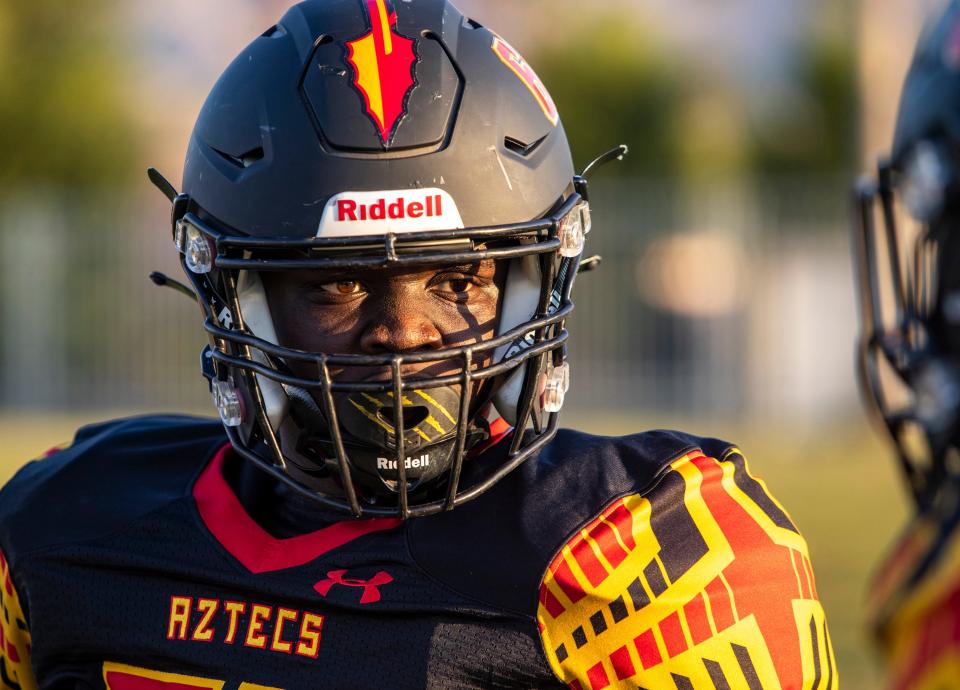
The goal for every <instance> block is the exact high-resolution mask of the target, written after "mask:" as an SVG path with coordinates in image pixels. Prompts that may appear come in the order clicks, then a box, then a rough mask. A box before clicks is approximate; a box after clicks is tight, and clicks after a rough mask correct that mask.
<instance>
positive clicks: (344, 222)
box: [317, 188, 463, 237]
mask: <svg viewBox="0 0 960 690" xmlns="http://www.w3.org/2000/svg"><path fill="white" fill-rule="evenodd" d="M462 227H463V220H462V219H461V217H460V210H459V209H458V208H457V204H456V202H455V201H454V200H453V197H452V196H450V194H449V193H448V192H446V191H444V190H442V189H437V188H427V189H397V190H389V191H382V192H342V193H340V194H337V195H335V196H333V197H331V198H330V200H329V201H327V204H326V206H324V208H323V217H322V218H321V220H320V227H319V229H318V231H317V237H358V236H362V235H384V234H386V233H388V232H390V233H397V234H400V233H405V232H424V231H429V230H456V229H458V228H462Z"/></svg>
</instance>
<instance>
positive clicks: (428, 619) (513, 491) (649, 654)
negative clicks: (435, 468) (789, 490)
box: [0, 417, 837, 690]
mask: <svg viewBox="0 0 960 690" xmlns="http://www.w3.org/2000/svg"><path fill="white" fill-rule="evenodd" d="M506 445H507V444H504V443H501V444H499V445H498V446H496V447H494V448H492V449H490V450H488V451H486V452H485V453H484V454H483V455H482V456H480V457H479V458H474V459H473V460H471V461H470V462H471V463H480V462H484V461H496V459H497V456H496V454H497V453H502V452H505V451H504V447H505V446H506ZM491 459H492V460H491ZM242 462H243V461H241V459H240V458H239V457H238V456H236V455H235V454H234V453H233V452H232V450H231V448H230V446H229V445H228V444H227V443H226V439H225V436H224V434H223V431H222V429H221V427H220V425H219V423H218V422H215V421H212V420H203V419H196V418H189V417H142V418H134V419H129V420H122V421H117V422H111V423H107V424H102V425H98V426H92V427H87V428H85V429H83V430H81V431H80V432H79V433H78V434H77V437H76V439H75V442H74V443H73V445H72V446H71V447H69V448H68V449H66V450H63V451H61V452H58V453H56V454H54V455H52V456H50V457H48V458H45V459H43V460H40V461H36V462H33V463H30V464H28V465H27V466H26V467H24V468H23V469H22V470H21V471H20V472H19V473H18V474H17V475H16V476H15V477H14V479H13V480H12V481H11V482H10V483H9V484H8V485H7V486H6V487H4V488H3V490H2V491H0V552H2V553H3V556H2V557H0V583H2V585H3V586H2V588H0V592H2V601H3V618H2V620H0V630H2V637H0V650H2V651H0V662H2V666H0V672H2V676H0V687H5V688H13V689H15V690H29V689H30V688H35V687H39V688H44V689H46V690H53V689H58V690H59V689H66V688H70V689H73V688H96V689H103V688H107V689H109V690H190V689H194V688H207V689H213V690H221V689H226V690H239V689H245V690H254V689H258V688H259V689H262V688H286V689H291V690H292V689H294V688H311V689H315V688H552V687H564V686H566V687H570V688H578V689H580V690H588V689H593V690H600V689H602V688H612V687H629V688H645V689H646V690H663V689H665V688H670V689H672V688H676V689H677V690H708V689H709V690H724V689H728V688H730V689H736V688H748V689H749V690H758V689H761V688H763V689H765V690H777V689H780V690H787V689H790V690H800V689H801V688H818V690H822V689H826V688H836V687H837V671H836V664H835V660H834V656H833V652H832V649H831V644H830V636H829V633H828V630H827V625H826V621H825V618H824V613H823V609H822V607H821V605H820V603H819V601H818V598H817V591H816V586H815V584H814V577H813V571H812V568H811V566H810V561H809V557H808V552H807V546H806V544H805V542H804V540H803V538H802V537H801V535H800V534H799V532H798V531H797V528H796V527H795V525H794V523H793V522H792V521H791V520H790V518H789V517H788V516H787V514H786V512H785V511H784V510H783V508H782V507H781V506H780V505H779V504H778V503H777V501H776V500H774V499H773V498H772V497H771V495H770V494H769V492H768V491H767V489H766V487H765V486H764V484H763V483H762V482H760V481H759V480H757V479H755V478H754V477H753V476H751V474H750V473H749V471H748V469H747V465H746V463H745V461H744V459H743V457H742V455H741V454H740V452H739V451H738V450H737V449H736V448H735V447H733V446H731V445H729V444H727V443H724V442H721V441H717V440H713V439H702V438H695V437H693V436H688V435H685V434H681V433H676V432H669V431H653V432H647V433H642V434H637V435H633V436H626V437H617V438H607V437H599V436H591V435H588V434H585V433H580V432H576V431H569V430H562V431H560V432H559V433H558V434H557V436H556V437H555V438H554V439H553V440H552V441H551V442H550V443H549V444H548V445H547V446H545V447H544V448H543V449H542V451H541V452H540V453H539V454H538V455H537V456H536V457H534V458H531V459H530V460H528V461H527V462H525V463H524V464H523V465H521V466H520V467H519V468H518V469H517V470H515V471H514V472H512V473H511V474H509V475H508V476H506V477H505V478H503V479H502V480H501V481H500V482H499V483H497V484H496V485H495V486H494V487H493V488H491V489H490V490H489V491H487V492H486V493H484V494H482V495H481V496H479V497H478V498H476V499H475V500H473V501H471V502H469V503H467V504H464V505H462V506H459V507H458V508H457V509H456V510H453V511H451V512H449V513H443V514H438V515H433V516H429V517H425V518H420V519H411V520H408V521H400V520H397V519H393V518H377V519H360V520H356V519H344V518H343V517H338V516H335V515H325V514H324V513H323V511H322V509H321V508H319V507H318V508H317V509H316V511H315V514H314V519H312V520H307V521H305V523H306V524H305V527H307V528H308V530H309V531H306V530H301V531H300V532H299V533H295V534H286V533H284V531H283V530H282V529H281V528H280V527H278V526H277V524H280V523H277V524H274V525H267V526H266V527H265V525H266V524H267V523H268V522H269V521H268V520H265V519H264V518H263V515H264V511H265V506H266V509H267V512H268V513H269V508H270V504H269V502H267V503H266V504H261V505H256V501H255V500H251V499H250V498H249V496H250V495H254V494H250V493H249V492H247V491H245V490H244V489H243V488H242V487H241V486H240V485H239V484H238V483H237V482H236V481H231V477H234V476H235V475H236V474H237V467H238V465H241V463H242ZM241 466H242V465H241ZM241 483H242V482H241ZM241 497H243V498H242V499H241ZM280 522H281V523H282V520H281V521H280Z"/></svg>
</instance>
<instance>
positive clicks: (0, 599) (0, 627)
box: [0, 551, 37, 690]
mask: <svg viewBox="0 0 960 690" xmlns="http://www.w3.org/2000/svg"><path fill="white" fill-rule="evenodd" d="M36 687H37V683H36V680H35V678H34V676H33V669H32V668H31V667H30V632H29V631H28V630H27V622H26V619H25V618H24V615H23V609H22V608H21V606H20V599H19V598H18V597H17V591H16V590H15V589H14V588H13V578H12V577H11V576H10V565H9V563H8V561H7V559H6V557H5V556H4V555H3V552H2V551H0V688H3V690H35V688H36Z"/></svg>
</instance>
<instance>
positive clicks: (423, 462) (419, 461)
mask: <svg viewBox="0 0 960 690" xmlns="http://www.w3.org/2000/svg"><path fill="white" fill-rule="evenodd" d="M429 465H430V454H429V453H425V454H424V455H421V456H420V457H419V458H407V460H406V462H404V463H403V466H404V467H405V468H406V469H408V470H415V469H420V468H421V467H427V466H429ZM377 469H378V470H395V469H397V461H396V460H388V459H387V458H377Z"/></svg>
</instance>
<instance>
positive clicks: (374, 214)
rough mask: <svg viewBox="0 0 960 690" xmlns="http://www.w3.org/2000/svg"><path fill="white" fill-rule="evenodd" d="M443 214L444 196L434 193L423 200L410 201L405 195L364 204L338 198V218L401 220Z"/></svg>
mask: <svg viewBox="0 0 960 690" xmlns="http://www.w3.org/2000/svg"><path fill="white" fill-rule="evenodd" d="M442 215H443V197H441V196H440V195H439V194H432V195H430V196H428V197H427V198H426V199H424V200H422V201H410V202H408V201H407V200H406V199H404V198H403V197H401V198H399V199H397V200H396V201H394V202H392V203H390V204H388V203H387V200H386V199H377V200H376V201H375V202H373V203H372V204H364V203H361V202H357V201H354V200H353V199H338V200H337V220H338V221H340V222H341V223H342V222H344V221H347V220H351V221H358V220H387V219H390V220H401V219H403V218H433V217H435V216H442Z"/></svg>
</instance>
